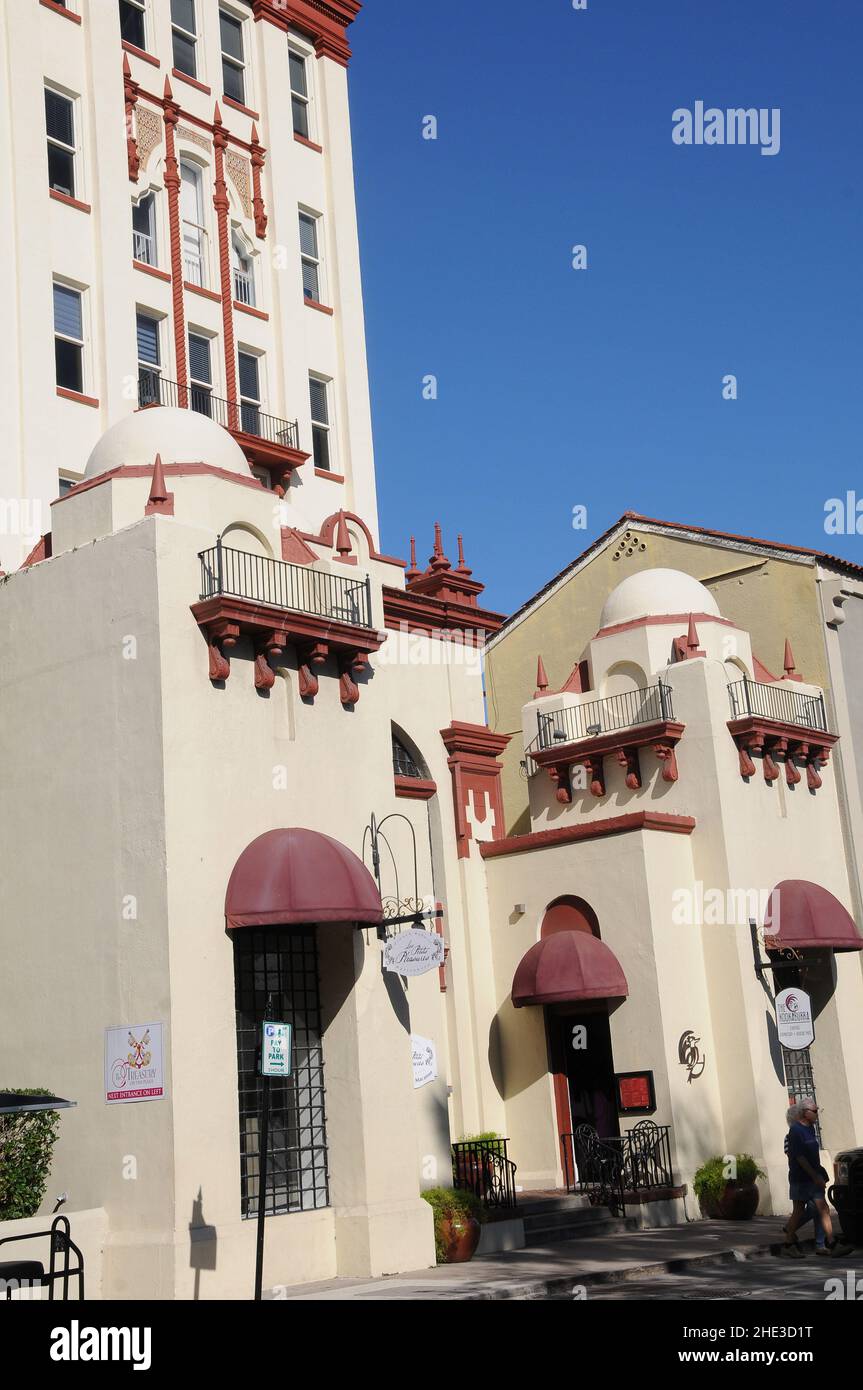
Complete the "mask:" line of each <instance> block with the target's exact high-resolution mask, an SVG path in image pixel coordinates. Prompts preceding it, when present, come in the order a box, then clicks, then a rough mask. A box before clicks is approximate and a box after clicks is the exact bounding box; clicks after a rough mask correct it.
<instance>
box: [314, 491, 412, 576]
mask: <svg viewBox="0 0 863 1390" xmlns="http://www.w3.org/2000/svg"><path fill="white" fill-rule="evenodd" d="M328 476H334V475H332V474H330V475H328ZM342 481H344V479H342ZM341 518H344V520H345V521H354V522H356V524H357V526H359V528H360V530H361V531H362V533H363V535H364V536H365V538H366V541H367V543H368V547H369V559H370V560H378V561H380V563H381V564H384V565H400V566H403V565H404V560H395V559H393V557H392V555H381V554H380V552H379V551H378V550H377V549H376V547H375V542H374V538H373V536H372V533H371V531H370V530H369V528H368V526H367V525H366V523H365V522H364V521H363V519H362V517H361V516H357V514H356V512H345V511H338V512H333V514H332V516H328V517H327V519H326V521H324V522H323V523H322V524H321V529H320V533H319V535H317V536H315V535H313V534H312V533H311V532H309V531H301V532H300V535H301V536H302V538H303V540H305V541H311V542H312V543H313V544H314V545H329V546H332V547H333V548H335V541H336V531H337V530H338V526H339V521H340V519H341Z"/></svg>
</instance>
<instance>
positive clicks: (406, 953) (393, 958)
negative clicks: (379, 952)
mask: <svg viewBox="0 0 863 1390" xmlns="http://www.w3.org/2000/svg"><path fill="white" fill-rule="evenodd" d="M443 963H444V944H443V937H442V936H439V935H438V933H437V932H432V931H423V930H422V929H421V928H420V927H411V929H410V931H403V932H399V933H398V935H397V936H391V937H390V939H389V940H388V942H387V944H386V946H385V947H384V969H385V970H394V971H395V973H396V974H397V975H425V973H426V971H427V970H436V969H437V968H438V966H440V965H443Z"/></svg>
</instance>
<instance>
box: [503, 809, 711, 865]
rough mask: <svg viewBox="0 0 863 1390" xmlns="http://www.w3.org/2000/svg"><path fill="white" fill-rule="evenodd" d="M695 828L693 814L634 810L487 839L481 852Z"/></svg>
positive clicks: (518, 851)
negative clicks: (530, 832) (635, 833)
mask: <svg viewBox="0 0 863 1390" xmlns="http://www.w3.org/2000/svg"><path fill="white" fill-rule="evenodd" d="M694 829H695V819H694V817H693V816H673V815H669V814H668V813H667V812H665V811H633V812H631V813H630V814H628V815H625V816H607V817H605V818H604V819H602V820H594V821H587V822H583V823H582V824H580V825H565V826H562V827H561V828H560V829H555V830H535V831H534V832H533V833H532V834H530V835H510V836H509V838H508V839H506V840H487V841H484V842H483V843H482V844H481V845H480V854H481V855H482V857H483V859H495V858H497V856H498V855H505V854H525V853H527V852H528V851H529V850H534V849H552V848H554V846H555V845H569V844H574V843H576V842H577V841H579V840H598V839H602V838H603V836H606V835H623V834H625V833H626V832H627V831H632V830H665V831H668V832H670V833H671V834H672V835H691V834H692V832H693V830H694Z"/></svg>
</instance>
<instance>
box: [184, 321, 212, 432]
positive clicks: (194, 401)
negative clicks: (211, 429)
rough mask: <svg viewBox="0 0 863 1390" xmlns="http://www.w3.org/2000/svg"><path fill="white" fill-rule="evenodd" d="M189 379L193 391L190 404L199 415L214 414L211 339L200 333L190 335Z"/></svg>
mask: <svg viewBox="0 0 863 1390" xmlns="http://www.w3.org/2000/svg"><path fill="white" fill-rule="evenodd" d="M189 378H190V380H191V384H192V389H191V391H190V393H189V395H190V397H191V399H190V401H189V404H190V405H191V407H192V409H193V410H197V412H198V414H199V415H212V413H213V404H212V396H213V369H212V366H211V364H210V339H209V338H205V337H203V335H202V334H200V333H190V334H189Z"/></svg>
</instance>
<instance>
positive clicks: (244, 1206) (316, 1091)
mask: <svg viewBox="0 0 863 1390" xmlns="http://www.w3.org/2000/svg"><path fill="white" fill-rule="evenodd" d="M234 982H235V999H236V1018H237V1083H238V1087H239V1112H240V1192H241V1213H242V1215H243V1216H244V1217H255V1216H257V1213H258V1160H259V1155H260V1149H259V1130H258V1126H259V1119H260V1113H261V1078H260V1076H259V1075H258V1066H257V1056H258V1047H259V1043H260V1035H261V1024H262V1023H263V1021H264V1014H265V1011H266V1007H267V998H268V996H269V995H270V994H272V996H273V1001H274V1005H275V1009H276V1015H277V1017H278V1018H280V1019H284V1020H285V1021H286V1022H287V1023H291V1024H292V1025H293V1038H292V1045H293V1068H292V1073H291V1075H290V1076H289V1077H286V1078H284V1079H282V1078H281V1077H279V1078H276V1077H273V1078H272V1080H271V1081H270V1131H269V1145H268V1149H269V1162H268V1165H267V1185H266V1191H265V1194H264V1201H265V1209H266V1211H267V1213H268V1214H269V1215H273V1216H274V1215H276V1214H277V1213H280V1212H294V1211H314V1210H315V1209H316V1208H319V1207H326V1206H329V1200H330V1198H329V1179H328V1174H327V1129H326V1113H325V1107H324V1062H323V1044H322V1027H321V1002H320V988H319V984H318V951H317V941H316V937H315V928H314V927H313V926H308V927H299V926H298V927H290V928H285V927H267V928H264V929H260V928H256V927H255V928H253V927H245V928H244V929H243V930H242V931H238V932H234Z"/></svg>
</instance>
